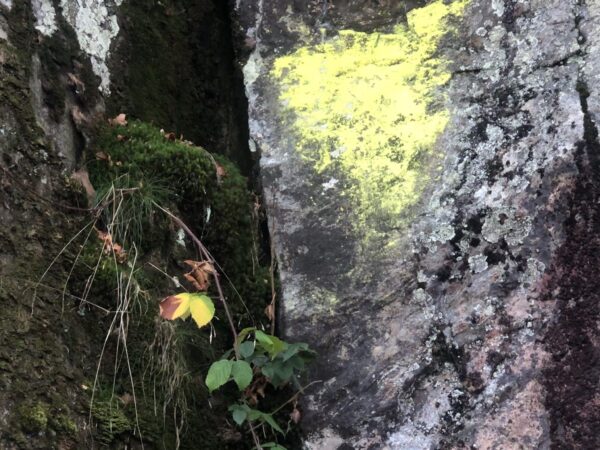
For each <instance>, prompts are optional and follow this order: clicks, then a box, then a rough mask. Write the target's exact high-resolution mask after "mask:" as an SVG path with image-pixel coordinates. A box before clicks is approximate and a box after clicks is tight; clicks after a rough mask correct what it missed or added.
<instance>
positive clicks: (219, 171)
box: [215, 163, 227, 180]
mask: <svg viewBox="0 0 600 450" xmlns="http://www.w3.org/2000/svg"><path fill="white" fill-rule="evenodd" d="M215 166H216V168H217V178H218V179H219V180H220V179H221V178H224V177H226V176H227V171H226V170H225V168H224V167H223V166H222V165H220V164H218V163H215Z"/></svg>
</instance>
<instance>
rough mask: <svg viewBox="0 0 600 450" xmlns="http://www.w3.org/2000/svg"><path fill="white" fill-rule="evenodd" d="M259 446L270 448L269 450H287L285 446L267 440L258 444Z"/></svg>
mask: <svg viewBox="0 0 600 450" xmlns="http://www.w3.org/2000/svg"><path fill="white" fill-rule="evenodd" d="M260 446H261V447H262V448H270V449H271V450H287V449H286V448H285V447H283V446H281V445H279V444H278V443H277V442H267V443H266V444H260ZM254 448H256V447H254Z"/></svg>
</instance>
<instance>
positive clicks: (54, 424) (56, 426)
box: [49, 414, 79, 436]
mask: <svg viewBox="0 0 600 450" xmlns="http://www.w3.org/2000/svg"><path fill="white" fill-rule="evenodd" d="M49 425H50V427H51V428H52V429H53V430H55V431H57V432H58V433H61V434H66V435H68V436H74V435H75V434H77V431H78V430H79V428H78V427H77V423H75V421H74V420H73V419H72V418H71V417H69V415H68V414H57V415H56V416H53V417H51V418H50V423H49Z"/></svg>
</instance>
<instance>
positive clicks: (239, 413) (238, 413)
mask: <svg viewBox="0 0 600 450" xmlns="http://www.w3.org/2000/svg"><path fill="white" fill-rule="evenodd" d="M244 406H246V405H244ZM246 409H248V407H247V406H246V408H244V407H242V406H240V405H232V406H230V407H229V410H230V411H231V416H232V417H233V421H234V422H235V423H237V424H238V425H241V424H243V423H244V421H245V420H246V417H248V411H246Z"/></svg>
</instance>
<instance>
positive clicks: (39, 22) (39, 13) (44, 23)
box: [31, 0, 58, 36]
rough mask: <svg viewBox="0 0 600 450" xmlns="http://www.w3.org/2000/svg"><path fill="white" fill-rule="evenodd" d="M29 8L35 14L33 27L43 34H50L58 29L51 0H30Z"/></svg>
mask: <svg viewBox="0 0 600 450" xmlns="http://www.w3.org/2000/svg"><path fill="white" fill-rule="evenodd" d="M31 8H32V10H33V15H34V16H35V29H36V30H38V31H39V32H40V33H42V34H43V35H45V36H51V35H52V34H53V33H54V32H55V31H56V30H57V29H58V27H57V26H56V11H55V10H54V5H53V4H52V1H51V0H31Z"/></svg>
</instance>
